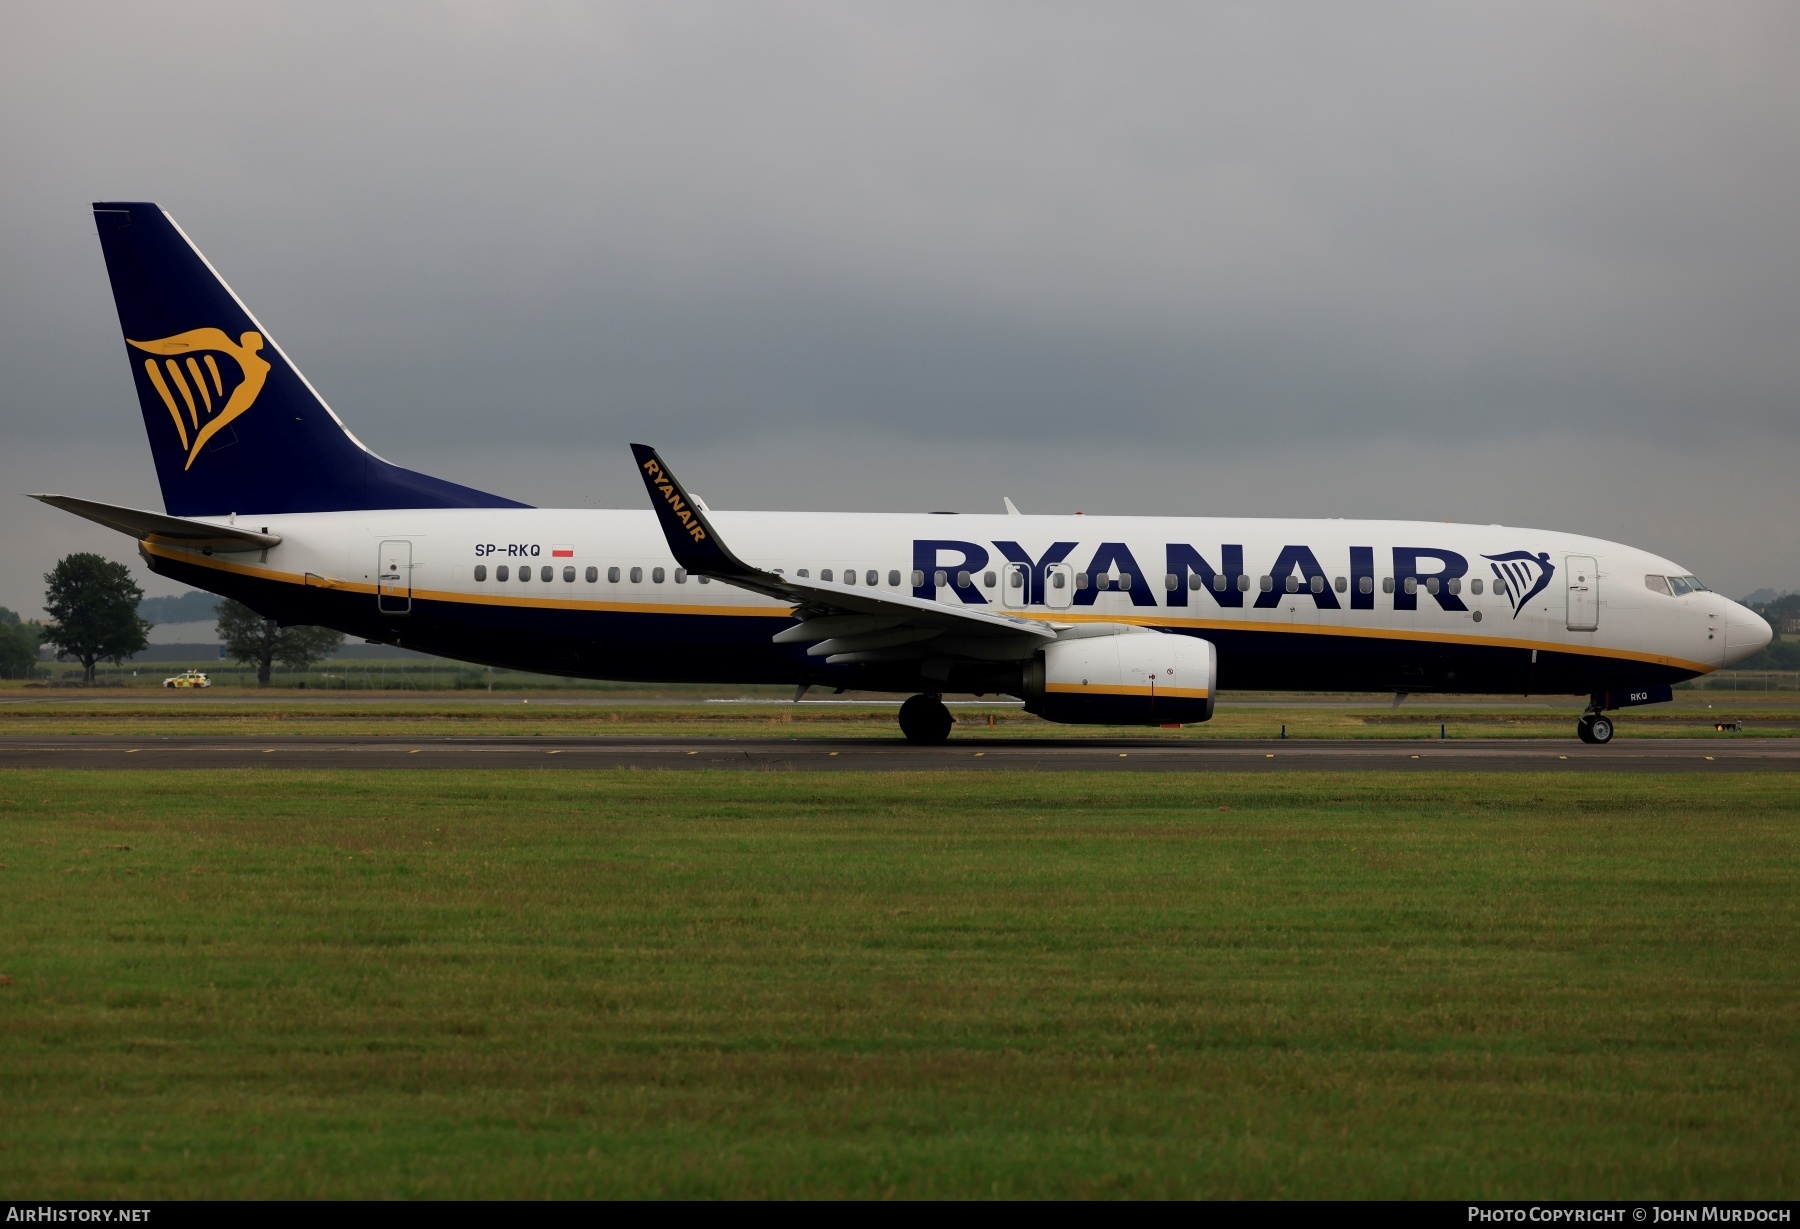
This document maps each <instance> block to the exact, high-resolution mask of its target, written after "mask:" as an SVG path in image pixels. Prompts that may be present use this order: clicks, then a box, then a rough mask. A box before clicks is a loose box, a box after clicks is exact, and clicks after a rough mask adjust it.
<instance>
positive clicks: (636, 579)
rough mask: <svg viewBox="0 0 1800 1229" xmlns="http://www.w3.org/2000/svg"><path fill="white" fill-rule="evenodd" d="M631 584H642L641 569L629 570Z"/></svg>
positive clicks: (642, 572)
mask: <svg viewBox="0 0 1800 1229" xmlns="http://www.w3.org/2000/svg"><path fill="white" fill-rule="evenodd" d="M631 583H632V584H634V585H641V584H643V583H644V569H643V568H632V569H631Z"/></svg>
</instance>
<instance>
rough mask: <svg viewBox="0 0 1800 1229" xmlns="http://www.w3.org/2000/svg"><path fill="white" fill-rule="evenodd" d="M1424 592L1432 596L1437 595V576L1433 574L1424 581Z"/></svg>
mask: <svg viewBox="0 0 1800 1229" xmlns="http://www.w3.org/2000/svg"><path fill="white" fill-rule="evenodd" d="M1425 592H1427V593H1429V594H1431V596H1432V597H1436V596H1437V592H1438V578H1437V577H1435V576H1433V577H1430V578H1429V579H1427V580H1426V581H1425Z"/></svg>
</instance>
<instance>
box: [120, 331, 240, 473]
mask: <svg viewBox="0 0 1800 1229" xmlns="http://www.w3.org/2000/svg"><path fill="white" fill-rule="evenodd" d="M125 344H126V345H128V346H131V347H132V348H134V349H138V350H142V351H143V352H144V353H146V354H154V355H159V356H161V358H162V362H160V363H158V362H157V361H156V359H154V358H147V359H145V360H144V374H145V375H147V376H149V377H150V383H151V384H153V385H155V386H156V391H157V394H158V395H159V396H160V397H162V400H163V404H164V405H166V406H168V407H169V417H170V418H172V419H174V420H175V433H176V434H177V435H178V436H180V437H181V446H182V447H183V448H184V449H186V450H187V464H186V465H184V466H182V468H183V469H192V468H193V467H194V458H195V457H197V456H199V455H200V450H201V449H202V448H204V447H205V446H206V442H207V441H208V440H210V439H211V438H212V437H213V436H215V435H217V434H218V433H219V432H220V431H222V430H223V429H224V428H225V426H226V424H227V423H229V422H230V421H231V420H232V419H234V418H236V417H237V416H238V415H240V414H242V413H243V412H244V411H245V410H247V409H249V408H250V407H251V406H252V405H253V404H255V402H256V397H257V394H258V393H260V392H262V389H263V381H265V380H267V379H268V378H269V364H268V361H267V360H266V359H264V358H263V357H262V356H261V355H260V354H259V353H257V352H258V351H259V350H261V349H262V348H263V339H262V334H261V333H253V332H252V333H244V334H242V335H240V336H239V337H238V339H237V340H236V341H232V340H231V338H230V337H228V336H226V335H225V331H224V330H223V329H189V330H188V331H187V332H185V333H177V334H175V335H174V336H173V337H159V338H157V339H156V340H155V341H133V340H131V338H129V337H127V338H126V339H125ZM219 355H224V356H225V357H226V358H228V359H230V360H231V362H232V363H234V364H236V366H237V369H238V374H237V377H236V379H235V380H234V379H233V378H232V377H231V376H230V375H229V374H228V373H225V372H221V371H220V370H219V360H218V357H217V356H219ZM228 385H229V386H230V392H229V393H228V392H226V388H227V386H228ZM177 394H179V396H177ZM184 410H185V411H186V415H185V417H184V415H183V411H184Z"/></svg>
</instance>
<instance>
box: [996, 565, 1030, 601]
mask: <svg viewBox="0 0 1800 1229" xmlns="http://www.w3.org/2000/svg"><path fill="white" fill-rule="evenodd" d="M1000 585H1001V588H1000V600H1001V601H1002V602H1004V603H1005V604H1006V605H1007V606H1010V607H1011V608H1012V609H1014V610H1023V609H1024V608H1025V607H1027V606H1029V605H1031V569H1030V568H1028V567H1026V566H1025V565H1024V564H1022V563H1009V564H1007V565H1006V568H1005V569H1004V570H1003V571H1002V572H1001V573H1000Z"/></svg>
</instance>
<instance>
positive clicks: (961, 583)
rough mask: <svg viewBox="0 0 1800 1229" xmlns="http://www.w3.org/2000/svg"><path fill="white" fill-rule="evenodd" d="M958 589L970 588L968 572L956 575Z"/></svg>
mask: <svg viewBox="0 0 1800 1229" xmlns="http://www.w3.org/2000/svg"><path fill="white" fill-rule="evenodd" d="M956 587H957V588H958V589H967V588H968V587H969V574H968V572H966V571H962V572H958V573H957V574H956Z"/></svg>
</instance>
